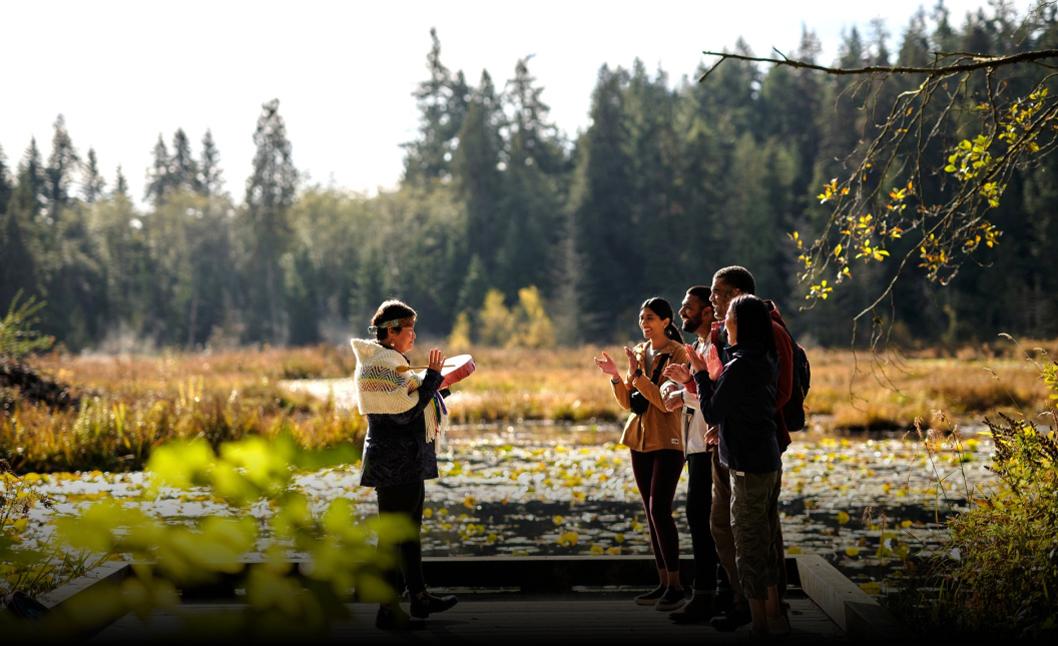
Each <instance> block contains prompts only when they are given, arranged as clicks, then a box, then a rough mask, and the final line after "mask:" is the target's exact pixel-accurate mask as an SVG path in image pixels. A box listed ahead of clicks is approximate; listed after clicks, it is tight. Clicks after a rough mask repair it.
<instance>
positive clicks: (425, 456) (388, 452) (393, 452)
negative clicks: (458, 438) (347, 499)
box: [360, 370, 442, 487]
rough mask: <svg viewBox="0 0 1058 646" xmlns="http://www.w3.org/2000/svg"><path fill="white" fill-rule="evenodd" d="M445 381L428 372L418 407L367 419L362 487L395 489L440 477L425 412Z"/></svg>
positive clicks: (438, 375) (424, 379) (420, 391)
mask: <svg viewBox="0 0 1058 646" xmlns="http://www.w3.org/2000/svg"><path fill="white" fill-rule="evenodd" d="M441 379H442V377H441V373H439V372H437V371H435V370H427V371H426V376H425V377H424V378H423V382H422V385H421V386H419V390H418V391H417V392H418V394H419V400H418V401H417V402H416V403H415V405H414V406H412V407H411V408H409V409H408V410H406V411H404V412H403V413H397V414H394V415H383V414H370V415H368V416H367V437H366V438H364V469H363V473H362V474H361V475H360V484H361V485H363V486H365V487H392V486H394V485H402V484H410V483H413V482H420V481H422V480H430V479H431V478H436V477H437V452H436V450H435V448H434V443H433V442H427V441H426V419H425V417H423V414H424V413H423V410H424V409H425V408H426V406H427V404H429V403H430V402H431V401H432V400H433V396H434V394H435V393H436V392H437V387H438V386H440V385H441Z"/></svg>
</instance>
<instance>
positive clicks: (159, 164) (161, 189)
mask: <svg viewBox="0 0 1058 646" xmlns="http://www.w3.org/2000/svg"><path fill="white" fill-rule="evenodd" d="M169 163H170V157H169V149H168V148H167V147H166V145H165V141H163V140H162V136H161V135H160V134H159V135H158V141H157V143H155V144H154V151H153V160H152V161H151V167H150V168H149V169H148V170H147V185H146V187H145V188H144V193H143V199H144V200H147V201H149V202H150V203H151V204H153V205H154V206H160V205H161V204H162V203H163V202H165V198H166V197H167V196H168V194H169V193H170V192H171V191H172V188H173V175H172V173H171V172H170V168H169Z"/></svg>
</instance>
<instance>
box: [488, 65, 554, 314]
mask: <svg viewBox="0 0 1058 646" xmlns="http://www.w3.org/2000/svg"><path fill="white" fill-rule="evenodd" d="M543 91H544V88H543V87H541V86H539V85H538V84H537V83H536V78H535V77H534V76H533V75H532V74H531V73H530V72H529V58H523V59H521V60H519V61H518V63H517V65H516V66H515V72H514V78H513V79H511V81H509V82H508V83H507V87H506V89H505V92H504V104H505V105H506V108H507V111H508V113H509V119H508V126H507V132H508V140H509V141H508V145H507V149H508V153H507V167H506V171H505V175H506V182H505V191H504V195H503V200H502V204H503V206H502V210H503V212H504V213H505V214H506V220H507V231H506V234H505V236H504V239H503V243H502V246H501V247H500V252H499V265H500V269H499V275H500V277H501V278H506V279H507V280H506V281H505V282H502V283H501V284H500V286H501V288H502V289H503V291H504V292H505V294H506V296H507V297H508V298H509V299H511V300H513V299H514V298H515V297H516V295H517V291H518V290H519V289H521V288H523V287H526V286H529V285H533V286H536V287H538V288H540V289H541V290H543V292H544V294H546V295H551V293H552V291H553V289H554V285H555V284H556V282H557V281H558V280H560V278H561V272H560V271H558V268H557V262H556V261H557V258H558V254H557V252H558V243H559V241H560V240H561V239H562V238H563V236H564V235H565V233H566V221H565V217H564V215H565V213H564V208H563V205H564V203H565V201H566V196H567V183H568V182H567V176H568V174H569V168H570V167H569V162H568V160H567V158H566V154H565V150H564V144H563V141H562V138H561V135H560V133H559V131H558V128H557V127H555V125H554V123H552V122H551V121H550V119H549V112H550V107H549V106H548V105H547V104H546V103H544V101H543V99H542V97H541V94H542V93H543Z"/></svg>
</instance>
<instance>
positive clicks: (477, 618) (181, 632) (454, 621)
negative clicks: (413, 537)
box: [41, 555, 906, 646]
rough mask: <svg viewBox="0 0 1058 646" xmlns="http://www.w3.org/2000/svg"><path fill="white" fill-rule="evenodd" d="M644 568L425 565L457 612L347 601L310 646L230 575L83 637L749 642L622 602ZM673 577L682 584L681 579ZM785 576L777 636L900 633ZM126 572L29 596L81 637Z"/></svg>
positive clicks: (492, 560) (804, 576) (648, 573)
mask: <svg viewBox="0 0 1058 646" xmlns="http://www.w3.org/2000/svg"><path fill="white" fill-rule="evenodd" d="M252 563H254V562H250V561H248V562H247V564H252ZM688 564H689V563H684V565H688ZM295 565H297V567H296V568H295V569H294V572H295V573H294V574H292V576H293V577H295V578H297V577H300V576H302V575H301V574H299V572H301V571H302V569H301V568H302V565H304V564H302V563H300V562H295ZM653 568H654V561H653V559H652V558H650V557H645V556H612V557H611V556H599V557H478V558H428V559H425V562H424V569H425V571H426V575H427V580H429V581H431V582H432V583H433V585H434V587H433V588H432V589H433V590H434V591H435V592H438V593H454V594H457V595H458V596H459V597H460V602H459V605H457V606H456V607H454V608H452V609H451V610H449V611H448V612H445V613H443V614H438V615H434V616H433V617H431V618H430V619H428V620H426V621H424V622H416V624H415V626H414V628H413V629H411V630H406V631H399V632H394V631H381V630H378V629H376V628H375V625H374V619H375V611H376V608H377V606H375V605H373V604H368V603H358V602H355V601H354V602H353V603H348V604H346V606H345V608H346V609H347V610H348V615H349V616H348V618H347V619H343V620H342V621H341V622H339V623H335V624H332V625H331V626H330V631H329V633H328V634H326V635H324V636H322V639H321V638H320V637H321V636H319V635H317V634H310V631H308V630H307V629H306V625H305V624H304V623H298V622H297V621H296V620H282V619H280V617H281V616H283V613H279V612H275V613H271V614H268V613H266V614H264V615H255V616H252V617H251V616H250V615H248V614H247V612H246V610H247V606H246V605H245V596H244V595H245V594H246V591H245V590H244V589H243V588H242V585H243V584H242V583H241V580H242V576H243V575H242V574H234V575H231V576H229V577H227V578H222V580H220V581H217V582H214V583H211V584H210V585H208V586H200V587H192V588H187V589H185V590H182V591H181V592H180V594H181V603H180V605H179V606H177V607H175V608H172V609H165V610H153V611H151V612H150V613H149V614H147V615H146V616H145V617H143V618H141V617H139V616H137V615H134V614H128V615H125V616H122V617H119V618H117V619H116V620H115V621H111V622H107V623H106V625H105V627H103V628H102V629H101V631H99V632H94V631H95V630H98V627H97V628H93V629H92V630H93V632H92V637H91V639H90V640H89V641H91V642H94V643H113V642H120V643H132V642H135V643H167V642H168V643H180V644H195V643H212V642H220V641H224V642H225V643H230V642H231V640H232V639H233V637H232V636H233V635H239V636H240V639H238V641H240V642H246V641H249V642H253V643H275V642H287V641H297V642H306V641H308V642H318V641H325V642H329V643H339V642H340V643H347V644H348V643H369V644H370V643H409V644H439V643H456V642H459V643H472V644H478V643H489V644H496V643H497V642H499V643H500V646H510V645H513V644H520V643H533V644H537V645H540V644H543V645H545V646H547V644H548V642H554V643H555V644H556V645H557V644H558V643H566V642H574V643H590V644H595V643H598V644H603V643H605V644H641V643H644V642H646V643H647V644H650V645H651V646H653V644H654V643H656V644H657V646H667V645H668V644H689V643H697V644H701V643H718V644H719V643H732V642H738V641H743V640H746V639H747V638H748V637H749V635H748V634H746V633H730V632H727V633H725V632H719V631H716V630H715V629H713V628H712V627H710V626H709V625H708V624H702V625H678V624H675V623H673V622H672V621H671V620H669V618H668V612H659V611H657V610H655V609H654V608H653V607H643V606H637V605H635V603H634V601H633V597H635V596H636V595H637V594H639V593H640V592H644V591H646V590H649V589H650V588H652V587H653V586H654V584H655V581H656V579H655V577H656V572H654V569H653ZM684 574H685V576H684V580H685V581H688V580H689V578H688V577H687V576H686V574H688V573H687V572H685V573H684ZM787 574H788V579H787V580H788V584H789V586H790V587H789V588H788V589H787V595H786V600H787V602H788V603H789V606H790V611H789V617H790V620H791V624H792V627H793V632H792V634H790V635H787V636H784V637H782V638H780V639H781V640H782V641H783V642H785V643H792V644H801V643H804V644H808V643H817V642H824V643H845V642H849V643H853V642H855V643H860V642H863V641H890V642H891V641H896V642H900V641H902V640H903V637H905V636H906V634H905V632H904V630H903V629H902V628H901V627H900V626H899V625H897V624H896V623H895V620H894V619H893V617H892V616H891V615H890V614H889V613H888V611H887V610H885V608H883V607H882V606H880V605H878V603H877V601H875V600H873V599H871V598H870V597H868V596H867V595H866V594H865V593H864V592H863V591H862V590H860V589H859V588H858V587H856V585H854V584H853V583H852V582H851V581H849V580H848V579H847V578H845V577H844V576H843V575H842V574H841V573H840V572H838V571H837V570H836V569H835V568H834V567H833V566H832V565H830V564H829V563H827V562H826V561H825V560H824V559H823V558H821V557H819V556H812V555H805V556H798V557H795V558H790V559H787ZM130 576H133V566H132V565H131V564H129V563H122V562H111V563H108V564H105V565H104V566H102V567H100V568H99V569H98V570H96V571H93V572H92V573H90V574H89V575H87V576H85V577H83V578H81V579H78V580H77V581H74V582H71V583H70V584H69V585H67V586H65V587H63V588H60V589H59V590H55V591H53V592H52V593H49V594H48V595H46V596H44V597H42V598H41V601H42V602H43V603H44V605H45V606H46V607H47V608H49V611H48V612H49V616H54V617H56V618H58V620H59V621H72V622H74V624H75V625H85V626H86V628H85V629H86V630H88V628H87V626H90V625H92V624H93V623H94V624H95V625H96V626H98V620H96V621H94V622H92V621H89V622H87V623H86V622H83V621H81V620H79V619H78V616H79V615H80V616H82V618H83V615H84V612H85V609H84V608H81V609H80V610H78V605H77V604H78V601H77V600H78V599H79V598H82V595H90V594H91V592H92V590H93V589H100V590H101V589H103V588H104V587H105V586H113V585H115V584H120V583H121V582H122V581H124V580H125V579H127V578H128V577H130ZM306 583H307V581H306ZM295 589H297V587H295ZM96 601H97V602H98V601H99V599H98V598H97V599H96ZM279 601H280V602H282V601H284V600H282V599H281V600H279ZM291 601H294V600H291ZM105 605H107V604H104V606H105ZM294 605H295V606H297V605H298V604H296V603H295V604H294ZM91 607H92V606H91V605H89V611H91V610H90V609H91ZM405 607H406V606H405ZM64 613H70V614H64ZM286 616H290V613H287V614H286ZM247 626H250V630H249V631H248V630H247ZM248 632H249V633H250V634H247V633H248ZM243 636H246V637H248V639H243V638H241V637H243Z"/></svg>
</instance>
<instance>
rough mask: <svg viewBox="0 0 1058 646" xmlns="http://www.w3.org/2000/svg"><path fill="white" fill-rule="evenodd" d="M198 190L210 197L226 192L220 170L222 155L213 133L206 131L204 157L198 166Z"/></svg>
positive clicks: (203, 143)
mask: <svg viewBox="0 0 1058 646" xmlns="http://www.w3.org/2000/svg"><path fill="white" fill-rule="evenodd" d="M195 185H196V190H197V191H198V192H199V193H200V194H201V195H205V196H206V197H209V196H211V195H220V194H221V192H223V190H224V179H223V174H222V172H221V168H220V153H219V152H218V151H217V146H216V144H214V143H213V133H212V132H210V131H209V130H207V131H206V134H205V136H203V137H202V155H201V157H200V161H199V164H198V178H197V181H196V183H195Z"/></svg>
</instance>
